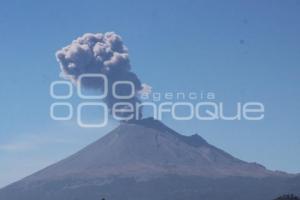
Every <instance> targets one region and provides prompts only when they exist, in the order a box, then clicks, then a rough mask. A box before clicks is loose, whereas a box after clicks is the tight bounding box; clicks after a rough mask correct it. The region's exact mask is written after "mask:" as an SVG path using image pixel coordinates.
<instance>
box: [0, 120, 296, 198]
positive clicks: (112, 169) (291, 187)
mask: <svg viewBox="0 0 300 200" xmlns="http://www.w3.org/2000/svg"><path fill="white" fill-rule="evenodd" d="M290 192H294V193H297V192H300V181H299V177H296V176H294V175H290V174H286V173H283V172H276V171H271V170H268V169H266V168H265V167H263V166H262V165H259V164H256V163H248V162H245V161H242V160H239V159H237V158H235V157H233V156H231V155H230V154H228V153H226V152H224V151H222V150H220V149H218V148H217V147H214V146H212V145H211V144H209V143H207V142H206V141H205V140H204V139H203V138H202V137H200V136H199V135H192V136H183V135H180V134H178V133H177V132H175V131H174V130H172V129H170V128H168V127H167V126H165V125H164V124H163V123H161V122H159V121H157V120H154V119H151V118H149V119H144V120H140V121H136V122H132V123H122V124H121V125H120V126H119V127H117V128H116V129H114V130H113V131H111V132H110V133H108V134H107V135H105V136H104V137H102V138H101V139H99V140H98V141H96V142H94V143H92V144H91V145H89V146H87V147H86V148H84V149H82V150H80V151H79V152H77V153H75V154H73V155H72V156H70V157H68V158H66V159H64V160H62V161H60V162H58V163H56V164H54V165H51V166H49V167H47V168H45V169H43V170H41V171H39V172H37V173H35V174H33V175H31V176H28V177H26V178H25V179H23V180H21V181H19V182H16V183H14V184H12V185H9V186H8V187H6V188H3V189H2V190H0V200H48V199H49V200H50V199H51V200H75V199H78V200H79V199H84V200H96V199H100V198H101V197H102V196H106V197H107V198H108V199H116V200H119V199H120V200H121V199H130V200H131V199H138V200H144V199H145V200H148V199H164V200H168V199H181V200H182V199H184V198H189V199H192V200H193V199H195V200H196V199H197V200H198V199H199V197H203V198H205V199H207V200H214V199H222V200H225V199H228V200H229V199H230V200H232V199H235V198H233V197H234V196H238V197H239V198H238V200H243V199H245V200H246V199H248V197H249V196H250V197H251V198H254V199H260V197H259V196H261V197H263V198H261V199H265V198H266V197H269V198H272V197H276V196H278V194H281V193H290ZM244 194H245V195H247V197H242V196H241V195H244Z"/></svg>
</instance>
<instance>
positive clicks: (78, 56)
mask: <svg viewBox="0 0 300 200" xmlns="http://www.w3.org/2000/svg"><path fill="white" fill-rule="evenodd" d="M56 58H57V61H58V62H59V64H60V69H61V72H62V73H61V75H62V77H64V78H65V79H67V80H70V81H71V82H73V83H74V84H75V85H76V84H78V79H79V76H80V75H82V74H103V75H106V77H107V79H108V93H107V97H106V98H105V99H104V101H105V103H106V104H107V105H108V108H110V109H111V108H112V106H113V105H114V103H119V102H123V103H124V102H126V103H132V104H133V105H135V103H139V102H140V101H139V98H138V97H137V94H138V92H139V91H141V90H142V88H143V87H142V84H141V82H140V80H139V78H138V77H137V75H136V74H135V73H134V72H132V71H131V66H130V61H129V55H128V49H127V47H126V46H125V45H124V44H123V41H122V38H121V37H120V36H119V35H117V34H116V33H114V32H107V33H104V34H102V33H95V34H94V33H86V34H84V35H83V36H81V37H78V38H77V39H75V40H73V41H72V43H71V44H69V45H68V46H66V47H63V48H62V49H60V50H58V51H57V52H56ZM116 81H130V82H131V83H133V85H134V86H135V91H134V94H135V95H134V96H133V97H132V98H129V99H117V98H115V97H114V96H113V95H112V85H113V83H114V82H116ZM81 84H82V86H83V87H84V88H88V89H100V90H102V91H103V88H104V83H103V81H102V82H101V81H99V80H98V81H96V80H95V79H91V78H89V79H86V80H85V79H83V80H82V82H81ZM127 86H128V85H127ZM117 91H118V94H119V95H128V94H130V93H131V92H132V91H131V87H130V86H128V87H126V85H120V87H118V90H117ZM125 107H126V106H123V108H125ZM123 108H122V106H121V108H120V107H119V108H118V109H123ZM133 113H138V114H139V117H137V118H141V116H142V115H141V111H140V110H139V111H137V112H136V111H134V112H133ZM121 115H122V114H121ZM124 115H125V114H124ZM126 115H128V113H126Z"/></svg>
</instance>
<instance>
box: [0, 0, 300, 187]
mask: <svg viewBox="0 0 300 200" xmlns="http://www.w3.org/2000/svg"><path fill="white" fill-rule="evenodd" d="M299 11H300V1H298V0H288V1H282V0H274V1H261V0H254V1H247V2H245V1H231V0H229V1H211V0H207V1H196V0H186V1H179V0H178V1H177V0H173V1H140V0H136V1H129V0H128V1H125V0H119V1H115V0H109V1H108V0H107V1H104V0H97V1H96V0H95V1H89V0H86V1H72V2H71V1H68V2H67V1H56V0H53V1H48V2H45V1H21V0H20V1H15V0H10V1H8V0H7V1H2V3H1V6H0V38H1V45H0V53H1V59H0V66H1V79H0V102H1V104H0V113H1V115H0V187H1V186H4V185H6V184H8V183H10V182H12V181H16V180H18V179H19V178H21V177H24V176H26V175H29V174H30V173H32V172H34V171H36V170H38V169H41V168H43V167H45V166H47V165H49V164H51V163H54V162H55V161H58V160H60V159H62V158H64V157H66V156H68V155H70V154H72V153H74V152H75V151H77V150H79V149H80V148H82V147H84V146H85V145H87V144H89V143H90V142H92V141H94V140H96V139H97V138H99V137H101V136H102V135H104V134H105V133H106V132H107V131H108V130H109V129H111V128H113V127H114V126H115V125H116V123H115V122H112V123H111V124H110V125H109V126H108V127H106V128H102V129H82V128H79V127H78V126H77V125H76V123H75V122H74V120H71V121H67V122H57V121H53V120H51V119H50V117H49V106H50V104H51V103H52V102H53V101H54V100H53V99H51V97H50V96H49V85H50V83H51V82H52V81H54V80H58V79H59V76H58V74H59V72H60V70H59V65H58V63H57V62H56V59H55V56H54V54H55V52H56V51H57V50H58V49H60V48H61V47H63V46H65V45H67V44H69V43H70V42H71V41H72V40H73V39H75V38H76V37H78V36H81V35H82V34H84V33H86V32H92V33H95V32H107V31H115V32H116V33H118V34H120V35H121V36H122V38H123V40H124V42H125V45H126V46H127V47H128V48H129V54H130V59H131V64H132V68H133V70H134V71H135V72H136V73H137V74H138V76H139V77H140V78H141V80H142V82H145V83H147V84H149V85H151V86H152V87H153V90H154V91H160V92H164V91H173V92H176V91H183V92H189V91H193V92H198V93H200V92H202V91H204V92H207V91H211V92H214V93H215V94H216V98H217V100H220V101H223V102H224V103H227V104H228V107H229V109H230V107H231V106H233V105H234V103H235V102H238V101H260V102H263V103H264V105H265V109H266V111H265V119H264V120H262V121H258V122H257V121H256V122H249V121H240V122H228V121H213V122H203V121H198V120H191V121H188V122H176V121H173V120H171V119H169V118H166V119H165V120H164V122H165V123H166V124H167V125H169V126H171V127H172V128H173V129H175V130H178V131H179V132H180V133H182V134H186V135H190V134H194V133H199V134H200V135H201V136H203V137H204V138H205V139H206V140H208V142H210V143H212V144H213V145H215V146H218V147H220V148H222V149H224V150H225V151H227V152H229V153H231V154H233V155H234V156H236V157H238V158H240V159H243V160H246V161H249V162H254V161H255V162H258V163H261V164H263V165H265V166H266V167H268V168H270V169H273V170H283V171H287V172H293V173H296V172H300V156H299V155H300V135H299V134H300V123H299V122H300V121H299V114H300V105H299V102H300V90H299V84H300V79H299V73H300V66H299V64H300V56H299V55H300V37H299V36H300V23H299V22H300V12H299Z"/></svg>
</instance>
